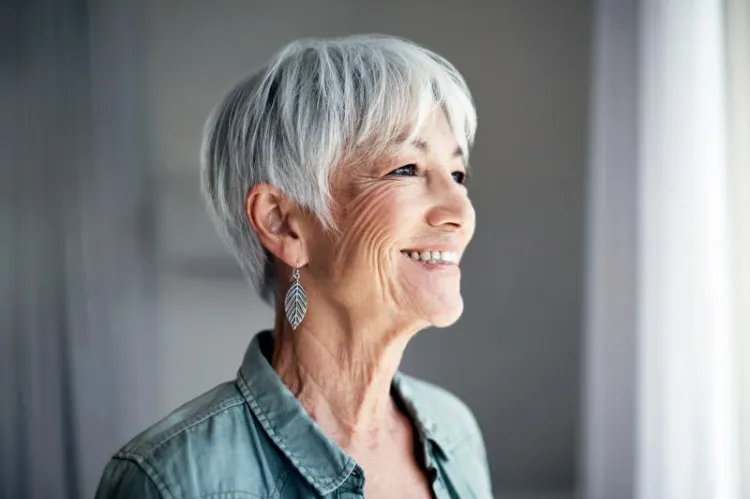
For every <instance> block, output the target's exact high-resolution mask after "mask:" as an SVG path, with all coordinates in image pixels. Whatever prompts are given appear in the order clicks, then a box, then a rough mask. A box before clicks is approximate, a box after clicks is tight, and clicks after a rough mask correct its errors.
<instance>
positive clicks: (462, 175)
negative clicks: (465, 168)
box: [452, 171, 466, 184]
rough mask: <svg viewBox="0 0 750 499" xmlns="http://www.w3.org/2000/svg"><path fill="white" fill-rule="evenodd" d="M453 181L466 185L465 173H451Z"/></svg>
mask: <svg viewBox="0 0 750 499" xmlns="http://www.w3.org/2000/svg"><path fill="white" fill-rule="evenodd" d="M452 175H453V180H455V181H456V183H457V184H465V183H466V173H465V172H460V171H459V172H453V173H452Z"/></svg>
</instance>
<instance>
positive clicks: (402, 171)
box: [390, 163, 417, 176]
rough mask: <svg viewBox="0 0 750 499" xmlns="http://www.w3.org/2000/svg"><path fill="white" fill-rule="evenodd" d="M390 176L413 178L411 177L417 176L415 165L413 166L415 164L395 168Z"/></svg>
mask: <svg viewBox="0 0 750 499" xmlns="http://www.w3.org/2000/svg"><path fill="white" fill-rule="evenodd" d="M390 174H391V175H404V176H413V175H416V174H417V165H415V164H413V163H412V164H409V165H404V166H400V167H398V168H396V169H395V170H393V171H392V172H391V173H390Z"/></svg>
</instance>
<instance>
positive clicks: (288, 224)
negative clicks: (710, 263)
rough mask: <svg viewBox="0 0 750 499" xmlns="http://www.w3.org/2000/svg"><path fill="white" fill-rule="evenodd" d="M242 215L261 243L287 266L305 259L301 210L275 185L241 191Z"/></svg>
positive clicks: (304, 262)
mask: <svg viewBox="0 0 750 499" xmlns="http://www.w3.org/2000/svg"><path fill="white" fill-rule="evenodd" d="M245 215H246V217H247V221H248V223H249V224H250V227H252V229H253V230H254V231H255V233H256V234H257V235H258V239H260V242H261V244H262V245H263V247H265V248H266V249H267V250H268V251H269V252H270V253H271V254H273V255H274V256H275V257H276V258H278V259H279V260H281V261H282V262H284V263H286V264H287V265H288V266H289V267H301V266H302V265H305V264H306V263H307V260H308V256H307V254H306V253H305V247H306V245H305V244H304V234H303V232H304V224H303V220H302V213H301V210H300V209H299V207H298V206H297V203H295V202H293V201H291V200H290V199H289V198H287V197H286V196H285V195H284V194H283V193H282V192H281V191H280V190H279V189H277V188H275V187H272V186H270V185H268V184H258V185H255V186H253V188H252V189H250V190H248V191H247V194H246V195H245Z"/></svg>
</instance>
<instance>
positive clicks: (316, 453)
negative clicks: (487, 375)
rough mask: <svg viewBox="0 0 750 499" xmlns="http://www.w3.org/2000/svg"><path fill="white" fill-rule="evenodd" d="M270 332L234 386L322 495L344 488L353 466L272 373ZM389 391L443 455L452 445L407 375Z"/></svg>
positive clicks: (248, 355) (250, 351)
mask: <svg viewBox="0 0 750 499" xmlns="http://www.w3.org/2000/svg"><path fill="white" fill-rule="evenodd" d="M272 351H273V332H272V331H261V332H260V333H258V334H257V335H256V336H255V337H254V338H253V339H252V341H251V342H250V345H249V347H248V348H247V351H246V352H245V357H244V359H243V361H242V366H241V367H240V369H239V372H238V374H237V386H238V388H239V390H240V392H241V393H242V395H243V397H244V398H245V400H246V401H247V403H248V405H249V406H250V410H252V412H253V413H254V414H255V416H256V418H257V420H258V421H259V423H260V424H261V426H262V427H263V429H264V430H265V432H266V434H267V435H268V437H269V438H270V439H271V440H272V441H273V442H274V443H275V444H276V446H277V447H278V448H279V449H280V450H281V452H283V453H284V454H285V455H286V456H287V458H288V459H289V461H290V462H291V463H292V465H293V466H294V467H295V468H297V470H299V472H300V474H301V475H302V476H303V477H304V478H305V479H306V480H307V481H308V482H309V483H310V485H311V486H312V487H313V488H315V490H316V492H317V493H318V494H320V495H323V496H324V495H327V494H330V493H331V492H333V491H334V490H336V489H337V488H339V487H340V486H341V484H343V483H344V482H345V481H346V479H347V478H348V477H349V475H350V474H351V473H352V471H353V470H354V468H355V467H356V463H355V461H354V460H353V459H352V458H351V457H349V456H347V455H346V454H345V453H344V452H343V451H342V450H341V449H340V448H339V447H338V446H337V445H336V444H335V443H334V442H333V441H332V440H330V439H329V438H328V437H327V436H326V435H325V434H324V433H323V432H322V431H321V429H320V428H319V427H318V425H317V424H316V423H315V421H313V420H312V418H310V416H309V415H308V414H307V412H306V411H305V410H304V408H303V407H302V405H301V404H300V403H299V401H298V400H297V399H296V398H295V396H294V394H293V393H292V392H291V391H289V389H288V388H287V386H286V385H284V383H283V382H282V381H281V379H280V378H279V376H278V375H277V374H276V371H274V370H273V367H272V366H271V363H270V362H269V361H268V358H269V357H270V355H271V352H272ZM392 386H393V389H394V390H395V393H396V395H397V396H398V397H399V398H400V399H401V401H402V402H403V404H404V406H405V408H406V410H407V412H408V415H409V417H410V418H411V419H412V421H413V422H414V425H415V426H416V429H417V431H418V432H419V436H420V439H421V440H422V441H423V442H424V441H429V442H431V443H433V444H436V445H437V446H438V447H439V448H440V449H441V451H442V452H443V453H444V454H445V453H446V451H447V450H448V448H450V447H451V445H452V442H451V439H450V436H449V435H448V434H447V433H445V432H443V431H441V428H439V425H437V424H435V422H434V420H433V419H432V418H431V417H430V411H429V409H430V408H429V407H427V405H426V404H425V403H422V402H420V399H419V397H418V396H416V391H415V390H414V389H413V387H412V386H411V380H410V378H409V377H408V376H406V375H403V374H401V373H396V375H395V376H394V378H393V385H392Z"/></svg>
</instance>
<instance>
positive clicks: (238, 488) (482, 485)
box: [96, 331, 492, 499]
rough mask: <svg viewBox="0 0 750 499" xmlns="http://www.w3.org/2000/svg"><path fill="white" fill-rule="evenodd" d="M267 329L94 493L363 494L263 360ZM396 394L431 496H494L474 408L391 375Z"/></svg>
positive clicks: (354, 473)
mask: <svg viewBox="0 0 750 499" xmlns="http://www.w3.org/2000/svg"><path fill="white" fill-rule="evenodd" d="M272 347H273V336H272V334H271V332H270V331H264V332H261V333H259V334H258V335H257V336H256V337H255V338H254V339H253V340H252V342H251V343H250V346H249V348H248V350H247V352H246V353H245V358H244V360H243V363H242V366H241V367H240V370H239V373H238V375H237V379H236V380H235V381H233V382H228V383H224V384H222V385H219V386H217V387H216V388H214V389H213V390H211V391H209V392H207V393H205V394H204V395H202V396H200V397H198V398H196V399H194V400H192V401H191V402H188V403H187V404H185V405H184V406H182V407H181V408H179V409H177V410H176V411H175V412H173V413H172V414H170V415H169V416H167V417H166V418H165V419H164V420H162V421H161V422H159V423H157V424H156V425H155V426H153V427H151V428H150V429H148V430H146V431H145V432H143V433H142V434H140V435H138V436H137V437H136V438H134V439H133V440H132V441H131V442H130V443H128V444H127V445H125V446H124V447H123V448H122V449H121V450H120V451H119V452H117V453H116V454H115V455H114V457H113V458H112V460H111V461H110V462H109V463H108V465H107V466H106V468H105V470H104V473H103V475H102V478H101V482H100V484H99V488H98V491H97V494H96V498H97V499H124V498H129V499H130V498H141V499H155V498H160V499H177V498H180V499H182V498H191V499H199V498H200V499H208V498H212V499H220V498H221V499H239V498H283V499H287V498H289V499H291V498H303V497H305V498H306V497H324V498H357V497H364V492H363V490H364V483H365V480H366V477H365V474H364V472H363V470H362V468H360V467H359V466H358V465H357V463H356V462H354V460H353V459H352V458H350V457H349V456H347V455H346V454H345V453H344V452H343V451H342V450H341V449H339V448H338V447H337V446H336V444H335V443H333V441H331V440H330V439H329V438H328V437H326V436H325V435H324V434H323V433H322V431H321V430H320V429H319V428H318V426H317V425H316V424H315V422H314V421H313V420H312V419H311V418H310V417H309V416H308V415H307V413H306V412H305V410H304V409H303V408H302V406H301V405H300V403H299V402H298V401H297V399H295V397H294V395H293V394H292V393H291V392H290V391H289V390H288V389H287V387H286V386H285V385H284V384H283V383H282V382H281V380H280V379H279V377H278V376H277V375H276V372H275V371H274V370H273V368H272V367H271V364H270V363H269V361H268V358H270V352H271V351H272ZM393 394H394V396H395V397H396V400H397V401H399V403H400V404H401V405H402V407H403V408H404V410H405V412H406V413H407V414H408V415H409V417H410V418H411V419H412V421H413V423H414V427H415V428H416V430H417V433H418V435H419V442H420V445H419V446H418V448H419V449H421V456H419V458H420V459H421V460H422V462H423V464H424V467H425V472H426V473H427V476H428V477H429V478H430V479H431V484H432V490H433V493H434V495H435V497H436V498H440V499H442V498H482V499H486V498H491V497H492V491H491V486H490V476H489V470H488V466H487V459H486V454H485V448H484V443H483V441H482V436H481V433H480V431H479V427H478V425H477V423H476V420H475V419H474V416H473V415H472V413H471V411H470V410H469V409H468V408H467V407H466V406H465V405H464V404H463V403H462V402H461V401H460V400H459V399H457V398H456V397H455V396H453V395H451V394H449V393H448V392H446V391H445V390H443V389H441V388H438V387H436V386H434V385H431V384H429V383H426V382H424V381H419V380H417V379H414V378H412V377H410V376H407V375H405V374H401V373H398V374H397V375H396V376H395V377H394V380H393Z"/></svg>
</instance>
